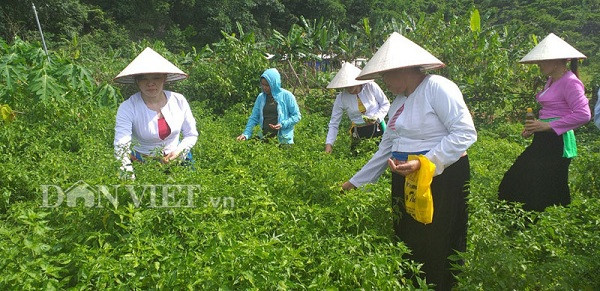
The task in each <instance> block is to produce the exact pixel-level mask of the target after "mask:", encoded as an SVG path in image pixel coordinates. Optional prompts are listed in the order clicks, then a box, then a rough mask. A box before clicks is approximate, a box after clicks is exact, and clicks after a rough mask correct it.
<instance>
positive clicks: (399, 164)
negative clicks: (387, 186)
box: [388, 159, 421, 176]
mask: <svg viewBox="0 0 600 291" xmlns="http://www.w3.org/2000/svg"><path fill="white" fill-rule="evenodd" d="M388 166H390V170H392V172H394V173H396V174H399V175H402V176H406V175H408V174H410V173H412V172H415V171H417V170H419V169H420V168H421V161H419V160H418V159H417V160H411V161H398V160H396V159H388Z"/></svg>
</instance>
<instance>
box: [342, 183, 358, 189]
mask: <svg viewBox="0 0 600 291" xmlns="http://www.w3.org/2000/svg"><path fill="white" fill-rule="evenodd" d="M352 189H356V186H354V185H353V184H352V183H350V181H346V182H345V183H344V184H343V185H342V191H349V190H352Z"/></svg>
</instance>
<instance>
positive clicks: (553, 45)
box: [519, 33, 586, 63]
mask: <svg viewBox="0 0 600 291" xmlns="http://www.w3.org/2000/svg"><path fill="white" fill-rule="evenodd" d="M585 58H586V56H585V55H584V54H582V53H581V52H579V51H578V50H576V49H575V48H574V47H572V46H571V45H570V44H568V43H567V42H566V41H564V40H562V38H560V37H558V36H556V35H555V34H554V33H550V34H548V36H546V37H545V38H544V39H543V40H542V41H540V43H538V45H536V46H535V47H534V48H533V49H531V51H530V52H529V53H528V54H526V55H525V56H524V57H523V58H522V59H521V60H520V61H519V62H520V63H535V62H537V61H543V60H560V59H585Z"/></svg>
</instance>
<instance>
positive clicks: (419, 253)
mask: <svg viewBox="0 0 600 291" xmlns="http://www.w3.org/2000/svg"><path fill="white" fill-rule="evenodd" d="M469 179H470V166H469V158H468V156H464V157H461V158H460V159H459V160H458V161H457V162H455V163H454V164H452V165H450V166H449V167H448V168H446V169H445V170H444V172H443V173H442V174H441V175H438V176H435V177H434V178H433V181H432V183H431V193H432V195H433V221H432V223H430V224H423V223H421V222H418V221H416V220H414V219H413V218H412V216H410V214H408V213H406V210H405V208H404V176H402V175H398V174H395V173H393V174H392V204H393V206H394V207H393V208H394V209H395V210H398V214H399V217H398V218H397V219H394V231H395V233H396V235H397V236H398V238H399V239H400V240H402V241H403V242H404V243H405V244H406V245H407V246H408V247H409V248H410V249H411V250H412V254H411V255H409V256H408V257H407V258H409V259H412V260H414V261H417V262H420V263H423V268H422V270H423V271H424V272H425V277H426V279H427V282H430V283H434V284H436V288H435V289H436V290H450V289H451V288H452V286H453V285H454V284H455V281H456V280H455V278H454V276H453V275H454V273H453V272H454V271H451V270H450V268H451V261H450V260H449V259H448V256H450V255H453V254H455V251H461V252H464V251H466V249H467V219H468V214H467V195H468V193H469Z"/></svg>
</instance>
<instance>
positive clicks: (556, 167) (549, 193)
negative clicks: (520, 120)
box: [498, 132, 571, 211]
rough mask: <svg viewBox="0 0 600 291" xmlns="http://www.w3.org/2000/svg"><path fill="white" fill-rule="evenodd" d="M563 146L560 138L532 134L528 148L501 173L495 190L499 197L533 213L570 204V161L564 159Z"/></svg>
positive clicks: (544, 133) (550, 133) (539, 133)
mask: <svg viewBox="0 0 600 291" xmlns="http://www.w3.org/2000/svg"><path fill="white" fill-rule="evenodd" d="M563 147H564V144H563V137H562V135H556V134H555V133H554V132H537V133H535V134H534V136H533V141H532V142H531V145H529V146H528V147H527V148H526V149H525V151H523V153H521V155H520V156H519V157H518V158H517V160H516V161H515V162H514V163H513V165H512V166H511V167H510V169H508V171H507V172H506V173H505V174H504V178H502V181H501V182H500V186H499V187H498V198H499V199H502V200H506V201H513V202H522V203H524V205H523V209H525V210H534V211H543V210H544V209H545V208H546V207H548V206H551V205H567V204H569V203H570V202H571V192H570V190H569V183H568V182H569V165H570V164H571V159H569V158H563V156H562V155H563Z"/></svg>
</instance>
